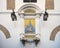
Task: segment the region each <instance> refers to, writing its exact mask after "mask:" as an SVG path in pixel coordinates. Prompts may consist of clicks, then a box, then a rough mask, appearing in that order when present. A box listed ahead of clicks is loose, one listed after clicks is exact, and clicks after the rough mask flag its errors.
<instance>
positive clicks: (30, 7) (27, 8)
mask: <svg viewBox="0 0 60 48" xmlns="http://www.w3.org/2000/svg"><path fill="white" fill-rule="evenodd" d="M18 13H19V14H20V13H41V9H40V8H39V7H38V6H37V5H35V4H25V5H23V6H22V7H20V8H19V10H18Z"/></svg>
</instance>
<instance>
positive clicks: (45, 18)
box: [43, 11, 48, 21]
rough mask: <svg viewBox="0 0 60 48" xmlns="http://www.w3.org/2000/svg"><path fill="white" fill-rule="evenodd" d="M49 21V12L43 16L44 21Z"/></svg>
mask: <svg viewBox="0 0 60 48" xmlns="http://www.w3.org/2000/svg"><path fill="white" fill-rule="evenodd" d="M47 19H48V13H47V11H45V13H44V15H43V20H44V21H47Z"/></svg>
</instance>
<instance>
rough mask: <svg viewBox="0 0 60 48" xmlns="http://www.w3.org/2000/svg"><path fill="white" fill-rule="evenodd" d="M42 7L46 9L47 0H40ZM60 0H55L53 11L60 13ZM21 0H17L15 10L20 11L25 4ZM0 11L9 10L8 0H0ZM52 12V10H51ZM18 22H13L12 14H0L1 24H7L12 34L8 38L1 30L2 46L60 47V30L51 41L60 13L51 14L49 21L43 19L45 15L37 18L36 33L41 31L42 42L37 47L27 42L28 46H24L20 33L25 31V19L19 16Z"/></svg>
mask: <svg viewBox="0 0 60 48" xmlns="http://www.w3.org/2000/svg"><path fill="white" fill-rule="evenodd" d="M39 1H40V2H38V3H40V4H38V6H40V8H41V9H42V10H44V7H45V6H44V4H45V3H44V1H45V0H42V1H41V0H39ZM59 1H60V0H55V10H52V12H54V11H55V12H58V13H60V8H59V6H58V5H59V4H60V3H59ZM20 2H21V0H19V1H18V0H16V8H15V10H16V11H18V9H19V8H20V6H21V5H23V4H22V3H23V2H21V3H20ZM0 6H1V7H0V12H8V11H7V9H6V0H0ZM49 12H51V10H50V11H49ZM17 17H18V20H17V21H16V22H13V21H12V20H11V17H10V14H0V24H2V25H3V26H5V27H6V28H7V29H8V30H9V32H10V35H11V38H9V39H6V38H5V35H4V34H3V33H2V31H0V48H33V47H34V48H60V37H59V36H60V32H59V33H58V34H57V35H56V38H55V41H51V40H49V39H50V35H51V32H52V30H53V29H54V28H55V27H56V26H58V25H60V15H54V16H53V15H50V16H49V17H48V21H43V16H41V18H40V19H39V18H37V19H36V33H40V34H41V36H40V39H41V41H40V43H39V44H38V46H37V47H36V46H35V45H34V43H32V44H29V43H27V44H26V46H25V47H24V46H23V45H22V44H21V42H20V33H24V19H23V18H19V16H17Z"/></svg>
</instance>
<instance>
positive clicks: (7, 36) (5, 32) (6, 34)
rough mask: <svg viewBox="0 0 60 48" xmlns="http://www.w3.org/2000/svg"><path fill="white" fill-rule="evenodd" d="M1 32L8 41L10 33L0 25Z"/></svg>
mask: <svg viewBox="0 0 60 48" xmlns="http://www.w3.org/2000/svg"><path fill="white" fill-rule="evenodd" d="M0 30H1V31H2V32H3V33H4V35H5V37H6V38H7V39H8V38H10V37H11V36H10V33H9V31H8V30H7V28H5V27H4V26H3V25H1V24H0Z"/></svg>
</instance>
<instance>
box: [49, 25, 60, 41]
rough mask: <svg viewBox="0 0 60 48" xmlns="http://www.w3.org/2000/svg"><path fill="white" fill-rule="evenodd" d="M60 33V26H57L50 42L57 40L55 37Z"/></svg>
mask: <svg viewBox="0 0 60 48" xmlns="http://www.w3.org/2000/svg"><path fill="white" fill-rule="evenodd" d="M59 31H60V25H59V26H57V27H56V28H54V29H53V31H52V33H51V36H50V40H53V41H54V40H55V36H56V35H57V33H58V32H59Z"/></svg>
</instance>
